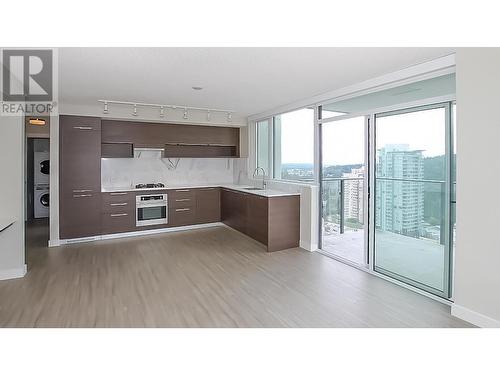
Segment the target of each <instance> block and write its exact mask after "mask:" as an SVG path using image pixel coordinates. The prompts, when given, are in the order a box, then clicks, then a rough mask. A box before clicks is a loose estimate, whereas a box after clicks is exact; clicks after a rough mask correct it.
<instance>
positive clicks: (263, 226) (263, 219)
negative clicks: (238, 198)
mask: <svg viewBox="0 0 500 375" xmlns="http://www.w3.org/2000/svg"><path fill="white" fill-rule="evenodd" d="M247 228H248V229H247V231H248V233H247V234H248V236H250V237H252V238H253V239H254V240H257V241H259V242H261V243H263V244H264V245H266V246H267V243H268V199H267V198H266V197H261V196H258V195H249V197H248V218H247Z"/></svg>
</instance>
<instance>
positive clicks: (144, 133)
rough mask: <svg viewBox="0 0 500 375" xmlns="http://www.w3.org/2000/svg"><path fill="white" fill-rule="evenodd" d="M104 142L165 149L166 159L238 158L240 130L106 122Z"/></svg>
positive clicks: (103, 125) (199, 126) (103, 124)
mask: <svg viewBox="0 0 500 375" xmlns="http://www.w3.org/2000/svg"><path fill="white" fill-rule="evenodd" d="M102 142H103V143H105V144H127V143H128V144H133V145H134V147H155V148H164V149H165V157H186V158H187V157H199V158H202V157H206V158H214V157H239V154H240V129H239V128H235V127H223V126H202V125H183V124H164V123H150V122H132V121H119V120H103V121H102Z"/></svg>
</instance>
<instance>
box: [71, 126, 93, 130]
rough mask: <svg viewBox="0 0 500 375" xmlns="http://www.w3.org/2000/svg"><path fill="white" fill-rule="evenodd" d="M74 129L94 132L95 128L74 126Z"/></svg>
mask: <svg viewBox="0 0 500 375" xmlns="http://www.w3.org/2000/svg"><path fill="white" fill-rule="evenodd" d="M73 129H77V130H92V129H94V128H93V127H91V126H73Z"/></svg>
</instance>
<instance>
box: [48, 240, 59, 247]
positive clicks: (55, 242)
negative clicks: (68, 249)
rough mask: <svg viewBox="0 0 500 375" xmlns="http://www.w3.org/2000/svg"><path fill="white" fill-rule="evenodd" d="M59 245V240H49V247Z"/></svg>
mask: <svg viewBox="0 0 500 375" xmlns="http://www.w3.org/2000/svg"><path fill="white" fill-rule="evenodd" d="M57 246H61V240H49V247H57Z"/></svg>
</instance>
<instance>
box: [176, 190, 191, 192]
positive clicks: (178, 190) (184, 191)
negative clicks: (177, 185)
mask: <svg viewBox="0 0 500 375" xmlns="http://www.w3.org/2000/svg"><path fill="white" fill-rule="evenodd" d="M176 191H178V192H188V191H190V190H189V189H180V190H176Z"/></svg>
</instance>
